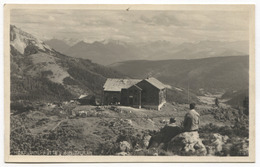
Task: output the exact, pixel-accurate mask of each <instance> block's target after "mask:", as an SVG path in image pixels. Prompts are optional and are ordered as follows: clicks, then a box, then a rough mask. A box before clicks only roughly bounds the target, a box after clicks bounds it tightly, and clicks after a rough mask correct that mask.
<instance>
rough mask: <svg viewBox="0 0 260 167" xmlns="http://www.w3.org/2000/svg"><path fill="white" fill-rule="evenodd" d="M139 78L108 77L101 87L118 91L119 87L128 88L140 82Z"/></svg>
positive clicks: (105, 89)
mask: <svg viewBox="0 0 260 167" xmlns="http://www.w3.org/2000/svg"><path fill="white" fill-rule="evenodd" d="M140 81H141V80H140V79H118V78H108V79H107V81H106V83H105V84H104V86H103V88H104V91H116V92H120V91H121V89H126V88H129V87H130V86H132V85H135V84H137V83H138V82H140Z"/></svg>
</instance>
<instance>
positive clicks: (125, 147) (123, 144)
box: [119, 141, 131, 152]
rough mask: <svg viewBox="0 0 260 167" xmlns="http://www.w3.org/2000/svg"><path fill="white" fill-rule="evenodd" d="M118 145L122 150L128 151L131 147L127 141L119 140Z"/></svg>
mask: <svg viewBox="0 0 260 167" xmlns="http://www.w3.org/2000/svg"><path fill="white" fill-rule="evenodd" d="M119 147H120V150H121V151H122V152H128V151H129V150H130V149H131V145H130V144H129V143H128V142H127V141H122V142H120V145H119Z"/></svg>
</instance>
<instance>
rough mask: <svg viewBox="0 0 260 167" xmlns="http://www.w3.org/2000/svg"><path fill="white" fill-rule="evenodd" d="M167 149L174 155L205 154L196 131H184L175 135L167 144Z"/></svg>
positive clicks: (204, 148)
mask: <svg viewBox="0 0 260 167" xmlns="http://www.w3.org/2000/svg"><path fill="white" fill-rule="evenodd" d="M167 151H170V152H172V153H173V154H174V155H184V156H187V155H193V156H205V155H206V154H207V150H206V147H205V146H204V144H203V143H202V140H201V139H200V137H199V133H198V132H184V133H181V134H179V135H177V136H175V137H174V138H173V139H172V140H171V141H170V142H169V143H168V144H167Z"/></svg>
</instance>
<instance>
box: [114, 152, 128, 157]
mask: <svg viewBox="0 0 260 167" xmlns="http://www.w3.org/2000/svg"><path fill="white" fill-rule="evenodd" d="M116 155H117V156H126V155H127V153H126V152H124V151H122V152H119V153H116Z"/></svg>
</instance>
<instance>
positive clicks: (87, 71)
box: [10, 25, 124, 101]
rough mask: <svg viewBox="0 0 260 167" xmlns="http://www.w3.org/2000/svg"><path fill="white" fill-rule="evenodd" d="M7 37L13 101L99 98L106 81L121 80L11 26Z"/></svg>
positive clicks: (110, 71)
mask: <svg viewBox="0 0 260 167" xmlns="http://www.w3.org/2000/svg"><path fill="white" fill-rule="evenodd" d="M10 37H11V38H10V40H11V41H10V47H11V48H10V57H11V99H12V100H41V101H42V100H43V101H62V100H69V99H71V98H75V97H77V96H79V95H80V94H96V95H100V94H101V90H102V86H103V84H104V82H105V80H106V78H107V77H113V78H117V77H123V76H124V75H122V74H120V73H118V72H116V71H114V70H112V69H110V68H107V67H104V66H100V65H98V64H94V63H92V62H91V61H89V60H83V59H77V58H72V57H69V56H65V55H63V54H61V53H59V52H56V51H55V50H54V49H52V48H51V47H49V46H48V45H46V44H45V43H44V42H42V41H41V40H39V39H37V38H35V37H33V36H32V35H30V34H29V33H26V32H24V31H22V30H20V29H19V28H17V27H15V26H13V25H11V27H10Z"/></svg>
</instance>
